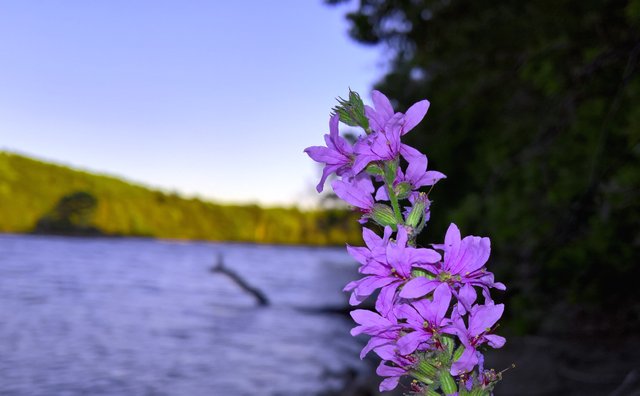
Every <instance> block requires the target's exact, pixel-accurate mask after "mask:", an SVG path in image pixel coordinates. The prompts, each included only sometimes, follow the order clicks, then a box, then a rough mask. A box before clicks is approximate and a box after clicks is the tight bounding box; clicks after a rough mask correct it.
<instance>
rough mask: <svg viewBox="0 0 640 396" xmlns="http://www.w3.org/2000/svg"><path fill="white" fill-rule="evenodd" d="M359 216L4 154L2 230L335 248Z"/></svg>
mask: <svg viewBox="0 0 640 396" xmlns="http://www.w3.org/2000/svg"><path fill="white" fill-rule="evenodd" d="M356 218H357V216H356V215H355V214H354V213H349V212H346V211H344V210H337V209H334V210H312V211H302V210H300V209H297V208H261V207H259V206H257V205H220V204H215V203H211V202H205V201H202V200H199V199H194V198H191V199H188V198H183V197H180V196H179V195H177V194H173V193H165V192H162V191H158V190H153V189H149V188H146V187H143V186H140V185H136V184H132V183H128V182H125V181H123V180H120V179H117V178H114V177H108V176H102V175H96V174H91V173H87V172H81V171H77V170H73V169H70V168H67V167H64V166H59V165H53V164H48V163H44V162H41V161H36V160H33V159H30V158H27V157H24V156H21V155H16V154H12V153H7V152H0V232H17V233H22V232H31V231H33V230H34V228H35V226H36V224H38V221H40V223H41V225H42V223H43V222H44V223H45V224H44V225H45V226H46V225H48V226H49V228H48V229H46V227H45V229H42V228H41V229H40V230H39V231H43V232H44V231H49V232H66V231H65V230H68V229H71V230H77V229H78V228H82V227H92V226H95V227H96V228H97V229H99V230H100V231H101V232H103V233H105V234H109V235H130V236H150V237H158V238H176V239H198V240H211V241H238V242H258V243H279V244H311V245H335V244H344V243H345V242H347V241H350V243H356V244H357V243H360V242H361V236H360V230H359V227H358V223H357V221H356ZM52 227H53V229H52ZM60 227H62V228H60ZM65 227H66V228H65ZM69 227H70V228H69Z"/></svg>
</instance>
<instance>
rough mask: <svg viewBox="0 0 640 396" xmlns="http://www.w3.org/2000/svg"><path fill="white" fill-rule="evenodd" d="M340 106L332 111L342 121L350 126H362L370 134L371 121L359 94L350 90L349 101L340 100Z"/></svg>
mask: <svg viewBox="0 0 640 396" xmlns="http://www.w3.org/2000/svg"><path fill="white" fill-rule="evenodd" d="M337 100H338V106H336V107H334V108H333V109H331V110H332V112H333V114H339V115H340V121H342V122H343V123H345V124H347V125H349V126H354V127H355V126H360V127H362V128H363V129H364V130H365V131H366V132H367V133H369V132H370V131H369V119H368V118H367V116H366V115H365V114H364V103H363V102H362V98H360V95H358V93H357V92H354V91H352V90H349V99H348V100H346V99H343V98H338V99H337Z"/></svg>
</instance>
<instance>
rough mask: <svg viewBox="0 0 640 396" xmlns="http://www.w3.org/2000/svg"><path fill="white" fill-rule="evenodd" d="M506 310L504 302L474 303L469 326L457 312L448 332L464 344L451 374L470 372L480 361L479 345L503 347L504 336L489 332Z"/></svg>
mask: <svg viewBox="0 0 640 396" xmlns="http://www.w3.org/2000/svg"><path fill="white" fill-rule="evenodd" d="M503 312H504V304H498V305H491V304H490V305H474V306H473V308H471V311H470V312H469V326H468V327H467V326H466V325H465V323H464V321H463V320H462V317H461V316H460V315H458V314H456V313H454V315H453V324H452V326H451V327H449V329H448V330H447V332H449V333H451V334H455V335H456V336H458V338H459V339H460V342H461V343H462V344H463V345H464V352H463V353H462V356H460V358H459V359H458V360H456V361H455V362H453V365H452V366H451V374H452V375H459V374H461V373H465V372H470V371H471V370H473V368H474V367H475V365H476V364H478V363H479V362H480V360H481V359H480V358H481V354H480V352H478V351H477V347H478V346H480V345H482V344H484V343H485V342H486V343H488V344H489V345H490V346H491V347H493V348H501V347H502V346H503V345H504V343H505V342H506V340H505V338H504V337H501V336H499V335H495V334H489V332H490V331H491V328H492V327H493V325H494V324H495V323H496V322H497V321H498V319H500V317H501V316H502V313H503Z"/></svg>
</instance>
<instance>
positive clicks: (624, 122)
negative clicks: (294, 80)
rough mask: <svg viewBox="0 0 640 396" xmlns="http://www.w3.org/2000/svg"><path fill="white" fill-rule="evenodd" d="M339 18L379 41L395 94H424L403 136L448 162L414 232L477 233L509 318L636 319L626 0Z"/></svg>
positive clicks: (636, 163) (638, 9)
mask: <svg viewBox="0 0 640 396" xmlns="http://www.w3.org/2000/svg"><path fill="white" fill-rule="evenodd" d="M327 2H328V3H330V4H336V3H343V2H349V0H343V1H340V0H333V1H327ZM347 19H348V20H349V21H350V22H351V31H350V34H351V36H352V37H353V38H354V39H355V40H357V41H359V42H361V43H364V44H380V45H382V46H383V47H384V48H385V49H386V50H387V51H386V52H385V53H386V54H388V55H385V57H386V58H388V59H389V64H388V69H387V73H386V75H385V76H384V77H383V78H382V79H381V81H379V82H378V84H377V88H378V89H380V90H381V91H382V92H384V93H385V94H387V95H388V96H389V97H390V98H391V99H392V100H393V101H395V104H396V108H398V109H400V110H403V109H407V108H408V107H409V106H410V105H411V104H412V103H414V102H415V101H417V100H419V99H422V98H428V99H429V100H430V101H431V108H430V110H429V113H428V114H427V117H426V118H425V120H424V121H423V122H422V124H421V125H419V126H418V128H417V129H416V130H414V131H412V132H411V133H409V134H408V135H407V136H406V138H407V141H408V143H409V144H411V145H414V146H416V147H417V148H419V149H420V150H421V151H423V152H425V153H426V154H427V155H428V156H429V161H430V162H429V167H430V168H432V169H436V170H439V171H442V172H443V173H445V174H446V175H447V176H448V179H446V180H444V181H443V182H440V183H439V184H438V185H437V186H436V188H435V189H434V191H433V193H432V194H431V197H432V199H433V200H434V205H433V206H432V210H433V212H432V216H431V223H430V226H429V227H430V230H428V232H427V233H426V234H427V235H426V236H427V238H426V239H428V241H429V242H434V241H440V240H441V239H442V238H443V235H444V231H445V229H446V226H447V225H448V222H449V221H454V222H456V223H457V224H458V225H459V226H460V227H461V229H462V231H463V233H465V234H471V233H473V234H476V235H487V236H490V237H491V239H492V246H493V252H492V260H491V263H490V265H491V266H492V268H493V269H494V270H495V271H496V275H497V276H499V277H500V278H501V280H503V281H505V283H507V285H508V286H509V287H510V289H509V291H508V292H507V295H506V296H505V297H506V298H507V299H509V308H510V309H511V315H512V317H516V316H517V317H518V318H519V319H518V320H519V321H518V322H513V325H512V326H513V328H514V329H516V330H518V329H519V330H521V331H531V330H533V329H535V328H539V326H542V329H545V328H546V329H547V330H559V328H558V327H556V326H557V324H558V323H564V324H566V323H568V321H570V320H573V319H575V320H581V319H580V318H581V317H584V318H585V319H584V321H581V322H580V323H581V327H582V328H583V329H585V328H589V326H597V323H599V321H598V320H597V317H598V315H600V313H602V312H604V310H603V308H604V307H606V308H607V309H606V311H607V312H608V314H610V315H618V318H620V319H622V320H623V321H624V322H625V323H630V322H633V321H635V323H636V324H637V323H638V317H639V316H640V312H639V311H640V308H639V307H638V304H637V303H632V302H637V301H640V293H639V290H640V288H639V287H637V285H636V281H637V279H639V278H640V229H639V225H640V79H639V78H638V64H639V59H640V33H639V27H640V1H638V0H635V1H593V0H582V1H516V0H513V1H458V0H440V1H429V0H395V1H382V0H361V1H359V3H358V4H357V8H356V9H355V10H354V11H353V12H351V13H349V14H348V15H347ZM426 239H425V241H424V242H425V243H426V242H427V240H426ZM552 307H553V308H552ZM516 312H517V315H514V313H516ZM594 314H598V315H594ZM566 315H574V316H573V317H571V316H566ZM570 317H571V318H572V319H569V318H570ZM542 318H546V319H547V320H542V321H541V320H540V319H542ZM558 318H563V319H562V320H560V321H559V320H558ZM618 323H619V322H618ZM569 326H572V324H569ZM539 329H540V328H539Z"/></svg>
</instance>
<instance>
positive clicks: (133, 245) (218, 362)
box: [0, 236, 363, 396]
mask: <svg viewBox="0 0 640 396" xmlns="http://www.w3.org/2000/svg"><path fill="white" fill-rule="evenodd" d="M218 252H220V253H222V254H223V256H224V260H225V265H226V266H227V267H229V268H233V269H234V271H237V272H239V273H241V274H243V277H244V278H245V279H246V280H247V281H249V282H250V283H251V284H252V285H253V286H256V287H257V288H259V289H261V290H262V291H264V292H265V293H266V294H267V296H268V297H269V299H270V300H271V302H272V305H271V306H270V307H266V308H262V307H256V306H255V303H254V301H253V300H252V298H251V296H248V295H247V294H246V293H244V292H243V291H241V290H240V289H239V288H238V287H237V286H236V285H235V284H233V282H231V281H230V280H229V279H228V278H226V277H225V276H223V275H220V274H212V273H210V272H209V269H210V267H211V266H212V265H213V264H214V261H215V259H216V255H217V253H218ZM352 267H353V264H351V262H350V259H349V258H348V257H347V255H346V254H345V253H344V250H343V249H314V248H303V247H274V246H255V245H240V244H235V245H231V244H207V243H173V242H161V241H151V240H136V239H65V238H55V237H33V236H0V312H2V320H1V321H0V345H2V346H1V347H0V348H1V350H0V373H2V374H1V375H2V380H1V381H0V394H2V395H43V396H45V395H46V396H49V395H189V396H198V395H234V396H242V395H266V396H269V395H273V396H275V395H283V396H284V395H314V394H317V393H319V392H321V391H326V390H329V389H338V388H340V387H341V385H342V379H341V378H342V377H341V373H343V372H344V371H345V370H347V369H349V368H353V369H356V370H362V369H363V366H362V363H361V362H360V360H359V359H358V352H359V349H360V345H359V344H358V343H357V342H356V341H354V340H353V339H352V338H351V337H350V336H349V334H348V331H349V328H350V327H351V323H350V321H349V320H348V318H345V317H341V316H339V315H327V314H314V313H309V311H308V310H300V309H298V308H309V307H316V308H318V307H336V306H342V305H344V304H345V296H344V295H343V293H342V292H341V288H342V286H343V285H344V284H345V283H346V282H347V280H348V279H349V278H350V277H352V274H351V272H350V271H351V268H352Z"/></svg>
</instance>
